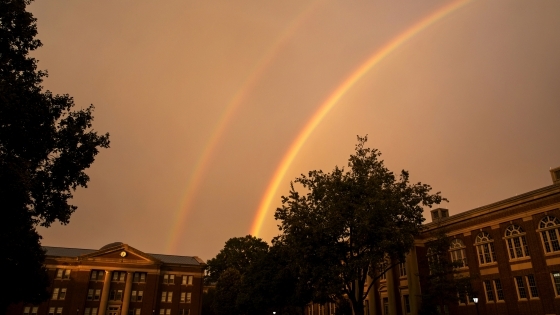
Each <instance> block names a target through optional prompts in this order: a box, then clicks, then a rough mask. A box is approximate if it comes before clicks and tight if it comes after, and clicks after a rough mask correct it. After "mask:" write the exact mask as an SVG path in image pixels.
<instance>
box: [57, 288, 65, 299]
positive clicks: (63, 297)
mask: <svg viewBox="0 0 560 315" xmlns="http://www.w3.org/2000/svg"><path fill="white" fill-rule="evenodd" d="M65 298H66V288H62V289H60V294H59V295H58V299H59V300H64V299H65Z"/></svg>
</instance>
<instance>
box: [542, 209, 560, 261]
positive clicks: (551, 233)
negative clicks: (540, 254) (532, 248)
mask: <svg viewBox="0 0 560 315" xmlns="http://www.w3.org/2000/svg"><path fill="white" fill-rule="evenodd" d="M558 227H560V220H558V219H557V218H555V217H553V216H546V217H544V218H543V219H542V220H541V222H540V223H539V231H540V232H541V237H542V241H543V244H544V249H545V251H546V252H547V253H550V252H557V251H560V244H559V243H558V238H559V236H560V235H559V234H558Z"/></svg>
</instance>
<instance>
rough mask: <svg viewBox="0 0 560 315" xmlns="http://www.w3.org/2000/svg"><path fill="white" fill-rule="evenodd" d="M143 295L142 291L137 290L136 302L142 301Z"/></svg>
mask: <svg viewBox="0 0 560 315" xmlns="http://www.w3.org/2000/svg"><path fill="white" fill-rule="evenodd" d="M143 297H144V291H138V296H137V297H136V302H142V298H143Z"/></svg>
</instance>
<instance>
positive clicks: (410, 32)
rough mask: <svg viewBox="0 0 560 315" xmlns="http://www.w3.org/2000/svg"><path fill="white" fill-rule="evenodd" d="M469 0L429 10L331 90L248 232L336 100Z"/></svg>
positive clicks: (257, 228) (255, 230)
mask: <svg viewBox="0 0 560 315" xmlns="http://www.w3.org/2000/svg"><path fill="white" fill-rule="evenodd" d="M471 1H472V0H458V1H454V2H452V3H450V4H448V5H445V6H443V7H441V8H439V9H438V10H436V11H435V12H433V13H431V14H430V15H428V16H427V17H424V18H423V19H421V20H420V21H419V22H417V23H416V24H414V25H412V26H411V27H409V28H408V29H407V30H405V31H404V32H402V33H400V34H399V35H398V36H397V37H395V38H393V39H392V40H391V41H389V42H388V43H387V44H385V45H384V46H383V47H381V48H380V49H379V50H377V51H375V52H374V53H373V54H372V55H371V56H370V57H369V58H368V59H367V60H366V61H365V62H363V63H362V64H361V65H360V66H359V67H358V68H356V69H355V70H354V71H353V72H352V73H351V74H350V76H348V77H347V78H346V79H345V80H344V81H342V83H341V84H340V85H339V86H338V87H337V88H336V90H334V92H332V93H331V94H330V95H329V96H328V97H327V99H326V100H325V101H324V102H323V103H322V104H321V105H320V106H319V109H318V110H317V111H316V112H315V113H314V114H313V116H312V117H311V119H309V121H308V122H307V124H306V125H305V127H304V128H303V130H302V131H301V132H300V133H299V134H298V136H297V137H296V139H295V140H294V141H293V142H292V145H291V146H290V148H289V149H288V151H287V152H286V154H285V155H284V157H283V158H282V161H281V162H280V165H278V167H277V169H276V171H275V172H274V175H273V176H272V180H271V181H270V183H269V184H268V187H267V189H266V192H265V194H264V196H263V198H262V199H261V202H260V204H259V208H258V210H257V213H256V216H255V218H254V220H253V224H252V225H251V230H250V232H249V233H250V234H251V235H254V236H258V235H259V234H260V232H261V229H262V225H263V221H264V219H265V217H266V215H267V213H268V210H269V208H270V204H271V203H272V199H273V198H274V196H275V195H276V191H277V190H278V186H279V185H280V182H281V181H282V179H283V178H284V175H285V174H286V172H287V171H288V169H289V168H290V165H291V164H292V162H293V160H294V158H295V157H296V156H297V154H298V153H299V150H300V149H301V147H302V146H303V145H304V144H305V142H306V141H307V139H308V138H309V136H310V135H311V133H312V132H313V130H315V128H317V126H318V125H319V124H320V123H321V121H322V120H323V118H325V116H326V115H327V114H328V113H329V111H330V110H331V109H332V108H333V107H334V106H335V105H336V104H337V103H338V101H339V100H340V99H341V98H342V97H343V96H344V95H345V94H346V93H347V92H348V91H349V90H350V89H351V88H352V87H353V86H354V85H355V84H356V82H358V81H359V80H360V79H361V78H362V77H363V76H364V75H365V74H366V73H368V72H369V71H370V70H371V69H372V68H373V67H374V66H375V65H377V64H378V63H379V62H381V61H382V60H383V59H384V58H385V57H387V56H388V55H389V54H391V53H392V52H393V51H395V50H396V49H397V48H399V47H400V46H401V45H402V44H404V43H405V42H406V41H408V40H409V39H410V38H412V37H413V36H415V35H416V34H418V33H420V32H421V31H423V30H424V29H426V28H427V27H429V26H430V25H432V24H434V23H436V22H437V21H439V20H441V19H442V18H444V17H445V16H447V15H449V14H450V13H452V12H454V11H456V10H458V9H460V8H462V7H463V6H465V5H466V4H468V3H469V2H471Z"/></svg>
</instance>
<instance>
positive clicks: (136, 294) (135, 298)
mask: <svg viewBox="0 0 560 315" xmlns="http://www.w3.org/2000/svg"><path fill="white" fill-rule="evenodd" d="M130 296H131V297H130V300H131V301H132V302H142V298H143V297H144V291H136V290H135V291H132V293H131V295H130Z"/></svg>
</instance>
